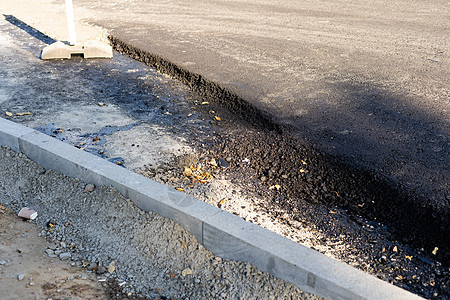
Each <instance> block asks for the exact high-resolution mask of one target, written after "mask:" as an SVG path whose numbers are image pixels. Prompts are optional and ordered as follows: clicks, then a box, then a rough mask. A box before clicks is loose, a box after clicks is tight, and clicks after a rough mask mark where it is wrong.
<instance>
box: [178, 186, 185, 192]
mask: <svg viewBox="0 0 450 300" xmlns="http://www.w3.org/2000/svg"><path fill="white" fill-rule="evenodd" d="M176 190H177V191H179V192H183V191H184V189H183V188H180V187H177V188H176Z"/></svg>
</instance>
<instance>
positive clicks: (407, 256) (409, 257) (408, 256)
mask: <svg viewBox="0 0 450 300" xmlns="http://www.w3.org/2000/svg"><path fill="white" fill-rule="evenodd" d="M405 258H406V259H409V260H412V258H413V257H412V255H411V256H410V255H405Z"/></svg>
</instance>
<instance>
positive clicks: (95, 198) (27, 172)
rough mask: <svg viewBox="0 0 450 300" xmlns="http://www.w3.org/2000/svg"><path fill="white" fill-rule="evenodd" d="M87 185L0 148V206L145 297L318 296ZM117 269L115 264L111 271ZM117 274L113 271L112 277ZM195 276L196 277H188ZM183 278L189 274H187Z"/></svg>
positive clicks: (127, 289) (84, 262)
mask: <svg viewBox="0 0 450 300" xmlns="http://www.w3.org/2000/svg"><path fill="white" fill-rule="evenodd" d="M85 187H86V183H84V182H81V181H80V180H78V179H73V178H69V177H67V176H65V175H62V174H60V173H58V172H55V171H53V170H45V169H44V168H43V167H41V166H39V165H37V164H35V163H34V162H32V161H30V160H29V159H28V158H26V157H25V156H24V155H22V154H20V153H16V152H14V151H11V150H10V149H9V148H6V147H0V203H1V204H2V205H5V206H8V207H10V208H12V209H14V210H16V211H18V210H19V209H20V208H22V207H24V206H28V207H30V208H32V209H34V210H36V211H37V212H38V213H39V217H38V218H37V219H36V220H35V221H33V222H37V224H38V225H39V226H41V227H42V228H43V230H42V233H41V234H42V235H44V236H47V237H48V238H50V239H52V240H53V241H54V243H55V244H57V246H56V247H55V249H57V250H55V251H54V253H55V254H56V253H57V252H58V251H61V252H60V254H59V256H63V257H64V258H65V259H69V255H70V259H71V260H72V261H73V262H75V263H76V264H77V265H82V266H85V267H87V268H88V269H89V268H90V267H91V266H92V268H91V269H92V270H93V271H94V270H96V272H97V273H99V275H101V276H103V277H104V278H105V279H106V278H107V277H111V276H113V277H115V278H116V279H117V280H118V282H119V284H122V286H123V287H124V290H125V292H126V293H129V292H131V293H132V294H140V295H142V296H144V297H146V298H159V297H169V298H171V297H174V298H180V299H316V297H315V296H311V295H308V294H305V293H303V292H302V291H301V290H299V289H298V288H297V287H296V286H294V285H292V284H290V283H287V282H284V281H282V280H280V279H278V278H275V277H273V276H272V275H269V274H267V273H264V272H261V271H260V270H258V269H257V268H255V267H254V266H252V265H251V264H249V263H243V262H235V261H229V260H222V259H221V258H219V257H215V256H214V255H213V254H212V253H211V252H209V251H208V250H206V249H205V248H204V247H203V246H202V245H200V244H199V243H198V242H197V241H196V239H195V238H194V237H193V236H192V235H190V234H189V233H188V232H186V231H185V230H184V229H183V228H182V227H181V226H179V225H178V224H176V223H175V222H173V221H172V220H169V219H166V218H163V217H161V216H159V215H156V214H153V213H145V212H144V211H141V210H139V209H138V208H136V207H135V206H134V205H133V204H132V203H131V201H130V200H129V199H126V198H124V197H123V196H122V195H121V194H119V193H118V192H117V191H116V190H114V189H113V188H110V187H104V186H101V187H96V188H95V189H94V190H93V191H92V192H85V191H84V189H85ZM114 264H115V267H112V266H114ZM109 271H112V273H109ZM190 271H192V274H190V273H191V272H190ZM183 274H184V275H185V276H183Z"/></svg>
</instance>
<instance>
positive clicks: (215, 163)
mask: <svg viewBox="0 0 450 300" xmlns="http://www.w3.org/2000/svg"><path fill="white" fill-rule="evenodd" d="M208 164H210V165H211V166H213V167H217V162H216V160H215V159H214V158H212V159H211V160H210V161H208Z"/></svg>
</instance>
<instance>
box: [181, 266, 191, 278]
mask: <svg viewBox="0 0 450 300" xmlns="http://www.w3.org/2000/svg"><path fill="white" fill-rule="evenodd" d="M181 275H183V277H186V276H188V275H192V270H191V269H189V268H186V269H184V270H183V271H181Z"/></svg>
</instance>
